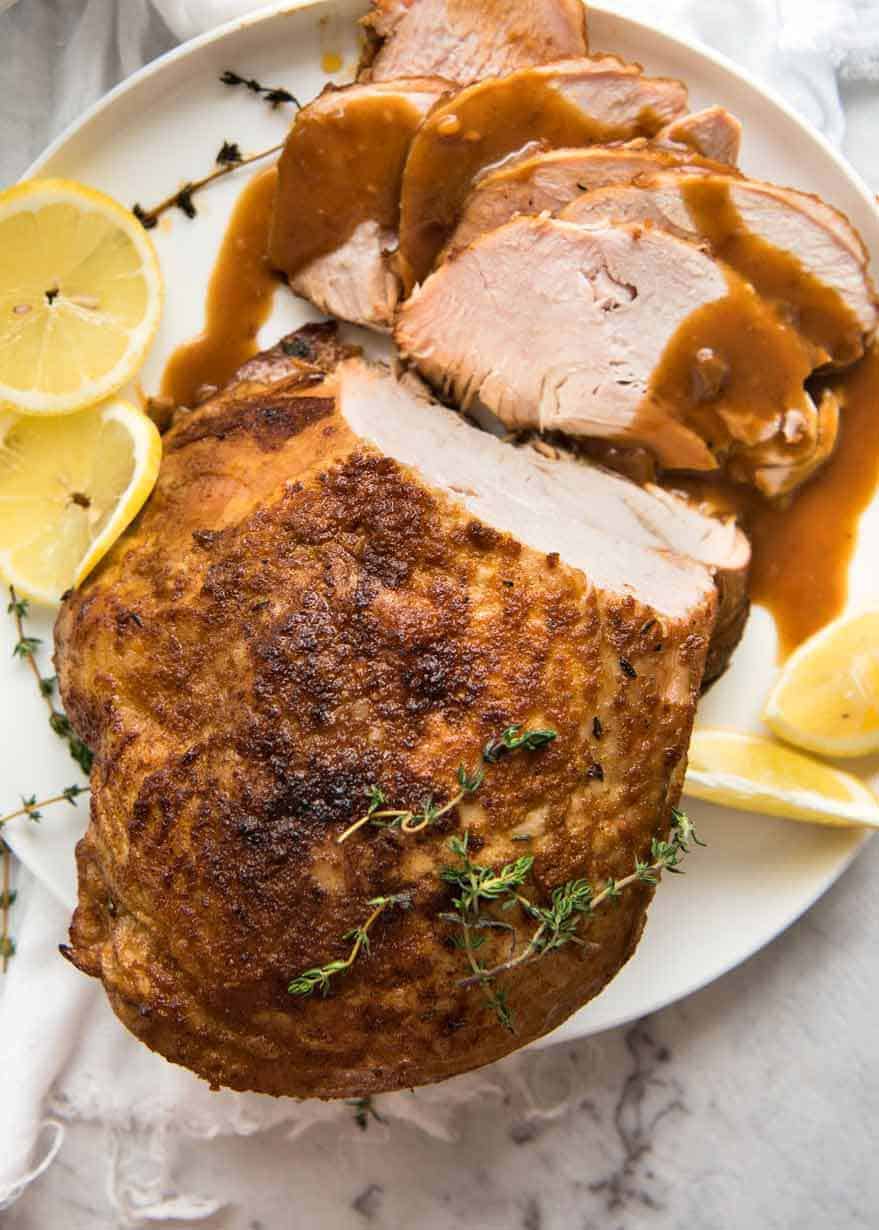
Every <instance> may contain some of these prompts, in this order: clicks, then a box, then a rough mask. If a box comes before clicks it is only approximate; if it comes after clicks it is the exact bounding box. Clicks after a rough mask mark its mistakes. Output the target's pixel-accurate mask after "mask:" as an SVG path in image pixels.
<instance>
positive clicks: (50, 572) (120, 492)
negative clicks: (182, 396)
mask: <svg viewBox="0 0 879 1230" xmlns="http://www.w3.org/2000/svg"><path fill="white" fill-rule="evenodd" d="M161 458H162V441H161V437H160V436H159V433H158V431H157V430H156V427H155V425H154V424H153V423H152V422H151V420H150V419H148V418H147V416H146V415H145V414H142V413H141V411H140V410H138V409H136V408H135V407H134V406H132V405H130V404H129V403H128V402H125V401H121V400H118V399H114V400H112V401H109V402H104V403H102V404H101V405H99V406H92V407H90V408H89V409H88V410H82V411H80V412H79V414H70V415H62V416H58V417H54V418H48V417H44V418H34V417H32V416H29V415H21V414H15V413H14V412H13V411H10V410H7V411H0V572H2V573H3V575H4V577H5V579H6V580H7V581H8V582H9V583H10V584H12V585H14V586H15V588H16V590H18V591H19V592H20V593H21V594H22V595H23V596H24V597H27V598H31V599H33V600H34V601H37V602H46V603H53V602H58V601H59V600H60V598H61V595H62V594H63V593H64V591H65V590H66V589H70V588H71V586H74V585H78V584H79V582H80V581H82V580H83V578H84V577H85V576H87V574H88V573H89V572H90V571H91V570H92V568H94V566H95V564H97V562H98V560H100V559H101V557H102V556H103V555H105V554H106V552H107V551H108V550H109V548H110V547H111V546H112V545H113V543H114V542H115V541H116V539H117V538H118V537H119V535H120V534H121V533H122V531H123V530H124V529H125V527H126V526H127V525H128V524H129V522H130V521H131V520H132V519H133V518H134V516H135V515H136V514H137V512H138V510H139V509H140V508H141V507H142V505H143V503H144V501H145V500H146V498H147V496H148V495H149V493H150V492H151V491H152V489H153V486H154V484H155V481H156V477H157V475H158V472H159V462H160V461H161Z"/></svg>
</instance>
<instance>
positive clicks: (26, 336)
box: [0, 179, 163, 414]
mask: <svg viewBox="0 0 879 1230" xmlns="http://www.w3.org/2000/svg"><path fill="white" fill-rule="evenodd" d="M162 298H163V292H162V278H161V274H160V272H159V263H158V261H157V259H156V254H155V251H154V249H153V245H152V243H151V242H150V239H149V236H148V235H147V233H146V231H145V230H144V229H143V227H142V226H141V224H140V223H139V222H138V221H137V219H136V218H135V217H134V215H133V214H131V213H130V212H129V211H128V210H127V209H125V208H124V207H123V206H122V205H120V204H119V203H118V202H117V201H114V200H113V199H112V198H111V197H108V196H105V195H104V193H102V192H96V191H95V190H94V189H93V188H86V187H84V186H83V185H82V184H77V183H74V182H72V181H71V180H66V179H42V180H40V179H35V180H30V181H28V182H27V183H24V184H19V185H17V186H16V187H14V188H10V189H9V190H8V191H6V192H3V193H0V404H3V403H5V404H6V406H7V407H11V408H12V409H15V410H17V411H19V412H20V413H21V414H67V413H69V412H71V411H75V410H81V409H82V408H83V407H85V406H89V405H93V404H94V403H95V402H97V401H101V400H102V399H104V398H106V397H109V396H110V395H111V394H112V393H115V392H116V391H117V390H118V389H120V388H121V387H122V385H123V384H125V382H126V381H127V380H130V379H131V377H132V376H133V375H134V373H135V372H136V371H137V369H138V368H139V367H140V365H141V363H142V362H143V358H144V355H145V354H146V350H147V347H148V346H149V344H150V342H151V341H152V339H153V336H154V335H155V332H156V329H157V327H158V324H159V317H160V316H161V312H162Z"/></svg>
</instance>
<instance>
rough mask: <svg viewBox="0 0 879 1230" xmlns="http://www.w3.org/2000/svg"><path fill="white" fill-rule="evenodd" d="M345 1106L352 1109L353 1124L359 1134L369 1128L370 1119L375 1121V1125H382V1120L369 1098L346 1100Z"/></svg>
mask: <svg viewBox="0 0 879 1230" xmlns="http://www.w3.org/2000/svg"><path fill="white" fill-rule="evenodd" d="M345 1105H346V1106H351V1107H353V1108H354V1122H355V1123H356V1124H357V1126H358V1127H359V1128H360V1130H361V1132H365V1131H366V1129H367V1128H368V1127H369V1120H370V1117H371V1118H373V1119H375V1121H376V1123H384V1119H383V1118H382V1117H381V1115H380V1114H379V1113H378V1111H377V1110H376V1108H375V1103H374V1102H373V1100H372V1097H371V1096H367V1097H365V1098H346V1099H345Z"/></svg>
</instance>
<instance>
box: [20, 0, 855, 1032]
mask: <svg viewBox="0 0 879 1230" xmlns="http://www.w3.org/2000/svg"><path fill="white" fill-rule="evenodd" d="M365 7H366V5H365V2H364V0H318V2H317V3H311V4H307V5H303V6H299V5H290V4H288V5H284V6H280V7H278V6H275V7H274V8H272V9H268V10H263V12H262V13H261V14H256V15H254V16H252V17H250V18H248V19H245V20H242V21H239V22H235V23H233V24H231V25H229V26H226V27H224V28H223V29H221V30H218V31H216V32H214V33H213V34H211V35H208V36H206V37H204V38H202V39H199V40H196V41H195V42H192V43H189V44H187V45H186V46H184V47H183V48H181V49H179V50H177V51H175V52H173V53H171V54H170V55H168V56H165V57H164V58H163V59H161V60H159V61H157V62H156V63H154V64H152V65H150V66H149V67H147V68H146V69H144V70H143V71H142V72H140V73H138V74H137V75H136V76H134V77H132V78H131V79H130V80H129V81H127V82H126V83H125V84H124V85H122V86H121V87H119V88H118V89H117V90H115V91H113V93H111V94H110V95H108V96H107V97H106V98H105V99H104V100H103V101H102V102H101V103H99V104H98V106H97V107H95V108H94V109H93V110H92V111H90V112H89V113H88V114H86V115H85V116H83V117H82V119H81V120H80V121H79V122H78V123H76V124H74V126H73V127H72V128H71V129H70V130H68V132H66V133H65V134H64V135H63V136H62V137H61V138H60V139H59V140H58V141H56V142H55V144H54V145H53V146H52V147H51V148H50V149H49V150H48V151H47V152H46V154H45V155H44V156H43V157H42V158H41V159H40V160H39V161H38V162H37V163H36V164H35V166H34V167H33V168H32V169H31V171H30V174H32V175H33V174H41V175H65V176H71V177H73V178H76V179H80V180H84V181H86V182H87V183H90V184H93V185H95V186H96V187H99V188H103V189H104V190H105V191H107V192H110V193H112V194H113V195H114V196H116V197H118V198H119V199H120V200H122V201H124V202H127V203H133V202H134V201H140V202H142V203H154V202H155V201H156V200H158V199H159V198H161V197H163V196H164V195H166V193H168V192H170V191H172V190H173V189H175V188H176V187H178V186H179V185H181V184H182V183H183V182H185V181H186V180H187V179H190V178H193V177H194V176H196V175H199V174H202V173H203V172H204V171H205V170H207V169H208V168H209V167H210V165H211V161H212V159H213V157H214V154H215V152H216V151H217V149H218V148H219V146H220V144H221V143H222V141H224V140H232V141H237V142H238V143H239V144H240V146H241V148H242V149H243V150H245V151H250V150H256V149H261V148H264V147H267V146H268V145H270V144H273V143H274V142H276V141H277V140H279V139H280V138H281V137H282V136H283V134H284V132H285V130H286V126H287V123H288V122H289V119H290V109H289V108H281V109H279V110H278V111H276V112H272V111H271V110H270V109H269V108H268V107H267V106H266V105H265V104H264V103H260V102H259V101H258V100H257V99H256V98H254V97H253V96H252V95H250V94H248V93H247V92H246V91H245V90H243V89H234V90H233V89H229V88H228V87H225V86H223V85H221V84H220V83H219V81H218V77H219V74H220V73H221V72H222V71H223V69H226V68H233V69H235V70H236V71H238V72H240V73H243V74H245V75H248V76H255V77H256V78H258V79H259V80H260V81H262V82H264V83H268V84H272V85H283V86H285V87H287V88H288V89H290V90H292V91H293V92H294V93H295V94H296V95H298V97H299V98H300V99H303V100H306V99H309V98H311V97H313V96H314V94H315V93H317V92H318V91H319V90H320V89H321V88H322V87H323V86H324V85H325V84H326V82H327V80H328V79H329V78H328V77H327V76H326V75H325V74H324V73H323V72H322V70H321V59H322V54H323V53H325V52H334V53H337V54H339V55H341V56H342V57H343V61H344V67H343V69H342V71H341V72H340V73H339V74H337V75H336V77H335V80H337V81H343V80H347V79H349V78H350V76H351V73H352V71H353V67H354V64H355V61H356V58H357V52H358V47H357V34H356V25H355V17H357V16H358V15H359V14H360V13H361V12H362V11H363V10H364V9H365ZM589 22H590V35H591V41H592V45H593V47H595V48H596V49H601V50H606V51H613V52H617V53H619V54H620V55H622V56H624V57H626V58H627V59H633V60H638V61H640V62H641V63H642V64H644V66H645V68H646V69H647V71H649V72H651V73H654V74H662V75H669V76H673V77H680V78H682V79H683V80H685V81H686V82H687V84H688V86H689V89H690V99H691V105H692V107H693V109H696V108H697V107H699V106H702V105H705V104H708V103H712V102H719V103H723V104H724V105H726V106H727V107H729V108H730V109H731V110H732V111H734V112H735V113H736V114H737V115H739V116H740V117H741V119H742V120H743V122H744V131H745V139H744V150H743V155H742V165H743V167H744V168H745V169H746V170H747V171H749V172H751V173H753V174H755V175H758V176H763V177H765V178H767V179H772V180H776V181H778V182H780V183H783V184H794V185H796V186H798V187H800V188H805V189H807V190H810V191H813V192H817V193H819V194H821V195H822V196H824V197H826V198H827V199H828V200H829V201H831V202H833V203H834V204H836V205H838V206H840V207H841V208H842V209H844V210H845V211H846V212H847V213H848V214H849V216H850V217H851V218H852V220H853V221H854V223H855V224H856V226H858V228H859V229H860V231H861V233H862V235H863V236H864V238H865V240H866V242H867V243H868V245H869V246H870V248H871V249H872V252H873V256H874V260H875V259H876V257H877V255H879V216H877V212H876V210H875V208H874V205H873V201H872V198H871V196H870V194H869V192H868V191H867V189H866V187H865V186H864V185H863V184H862V183H861V182H860V181H859V180H858V179H857V177H856V176H855V175H854V174H853V173H852V171H851V169H850V168H849V167H848V165H847V164H846V163H845V162H844V161H843V160H842V159H841V158H840V157H839V156H838V155H837V154H836V153H835V152H834V151H833V150H832V149H831V148H830V147H829V146H828V145H827V144H826V143H825V142H824V141H823V140H822V139H821V138H820V137H818V136H816V135H815V134H814V133H812V132H810V131H809V130H808V129H807V128H805V127H804V126H803V124H802V123H801V122H800V121H799V120H798V119H797V118H796V117H795V116H794V115H793V114H791V113H790V112H789V111H788V110H787V109H786V108H785V107H784V106H783V105H782V104H780V103H779V102H778V101H777V100H774V99H772V98H770V97H769V96H768V95H767V94H766V93H765V92H764V91H762V90H761V89H760V88H758V87H757V86H756V85H754V84H753V83H752V82H750V81H748V80H747V79H746V78H744V77H743V76H742V75H741V74H740V73H739V72H738V71H737V70H736V69H735V68H734V67H733V66H732V65H731V64H729V63H727V62H725V61H723V60H721V59H720V58H718V57H716V56H713V55H710V54H708V53H706V52H705V51H703V50H697V49H696V48H694V47H690V46H687V45H686V44H684V43H682V42H680V41H677V40H675V39H672V38H669V37H668V36H666V35H662V34H658V33H656V32H655V31H652V30H649V29H647V28H646V27H644V26H641V25H639V24H637V23H635V22H633V21H629V20H626V19H623V18H621V17H618V16H615V15H611V14H609V13H604V12H602V11H601V10H600V9H598V8H595V7H594V6H590V14H589ZM247 174H248V171H246V170H245V171H242V172H240V173H237V174H236V175H234V176H230V177H228V178H227V179H226V180H224V181H222V182H221V183H219V184H217V185H215V186H213V187H212V188H210V189H209V190H208V191H207V192H205V193H203V194H202V195H200V196H199V197H198V198H197V204H198V210H199V216H198V218H197V219H196V220H195V221H194V222H190V221H188V220H187V219H186V218H184V217H183V216H182V215H181V214H179V213H176V212H175V213H174V214H173V215H172V216H167V217H166V218H165V220H164V221H163V224H162V225H161V226H160V228H159V229H157V230H156V231H154V232H153V235H154V237H155V239H156V244H157V247H158V251H159V256H160V258H161V261H162V265H163V268H164V271H165V277H166V279H167V284H168V300H167V307H166V311H165V317H164V321H163V323H162V327H161V330H160V333H159V336H158V339H157V342H156V344H155V346H154V348H153V351H152V354H151V356H150V360H149V362H148V364H147V366H146V369H145V371H144V373H143V375H142V381H141V382H142V385H143V387H144V388H145V389H146V390H147V391H155V390H156V389H157V388H158V384H159V379H160V374H161V371H162V367H163V364H164V361H165V359H166V357H167V356H168V354H169V353H170V351H171V350H172V349H173V347H174V346H175V345H176V344H177V343H179V342H181V341H183V340H185V339H187V338H189V337H191V336H193V335H194V334H196V333H198V332H199V330H200V328H201V325H202V310H203V304H204V293H205V287H206V284H207V280H208V277H209V274H210V271H211V267H212V265H213V261H214V258H215V256H216V253H217V249H218V246H219V243H220V240H221V237H222V235H223V230H224V226H225V223H226V220H227V219H228V217H229V213H230V210H231V207H232V205H233V203H234V201H235V199H236V197H237V195H238V193H239V191H240V189H241V187H242V184H243V182H244V180H245V178H246V176H247ZM877 265H879V261H877ZM312 316H313V313H310V312H309V311H308V309H307V308H305V307H304V305H302V304H300V303H299V302H298V301H297V300H295V299H294V298H293V296H292V295H288V294H285V293H279V294H278V295H277V298H276V303H275V308H274V312H273V315H272V317H271V320H270V321H269V323H268V324H267V325H266V327H265V329H264V330H263V333H262V334H261V338H260V340H261V341H263V342H264V343H266V344H269V343H271V342H272V341H274V340H275V339H276V338H277V336H278V335H279V334H280V333H281V332H282V331H284V330H287V329H290V328H295V327H296V325H298V324H300V323H301V322H302V321H303V320H305V319H308V318H310V317H312ZM877 543H879V503H876V504H874V506H873V507H872V508H871V509H870V510H869V511H868V512H867V514H866V515H865V517H864V519H863V522H862V527H861V535H860V542H859V546H858V552H857V556H856V559H855V561H854V564H853V568H852V581H851V593H852V601H853V602H854V601H857V600H858V599H859V598H863V597H870V596H872V597H875V596H876V580H875V578H871V576H870V568H869V560H868V555H869V552H870V551H872V552H873V553H874V558H875V552H876V550H877ZM792 566H794V567H795V566H796V562H795V561H792ZM871 584H872V587H873V592H872V594H871ZM34 622H35V624H36V626H35V627H34V631H36V632H37V633H39V634H40V635H43V636H44V637H45V638H46V643H47V644H48V643H49V641H50V638H51V630H50V623H49V620H48V618H47V619H45V620H43V621H34ZM6 643H7V645H9V646H10V648H11V644H12V628H11V624H10V627H9V629H8V631H7V634H6ZM44 656H45V655H44ZM774 663H775V633H774V629H773V626H772V622H771V620H770V619H769V617H768V616H767V615H766V614H765V612H763V611H760V610H756V611H755V612H754V613H753V615H752V618H751V621H750V624H749V627H748V631H747V635H746V637H745V640H744V643H743V644H742V645H741V647H740V648H739V650H738V651H737V654H736V657H735V660H734V664H733V667H732V669H731V670H730V671H729V673H728V674H727V675H726V676H725V677H724V679H723V680H722V681H721V682H720V684H718V685H717V686H716V687H715V688H714V690H713V691H712V692H711V694H710V695H709V697H708V698H707V699H706V701H705V702H704V704H703V706H702V710H701V714H700V720H701V721H702V722H703V723H705V724H710V725H727V726H732V727H737V728H739V729H744V730H757V729H759V720H758V714H759V710H760V704H761V701H762V699H763V697H764V695H765V693H766V691H767V690H768V688H769V686H770V684H771V682H772V678H773V674H774V671H775V665H774ZM0 696H2V698H3V703H2V705H0V770H2V772H0V782H2V797H0V803H2V804H3V806H4V810H5V808H6V806H7V805H12V804H13V803H14V802H15V800H16V798H17V797H18V795H19V794H30V793H31V792H32V791H37V793H38V794H48V793H51V792H52V791H53V790H54V789H56V788H60V787H61V786H64V785H66V784H67V783H68V782H70V781H73V780H74V777H75V773H74V771H73V768H72V765H71V761H70V760H69V758H68V757H67V754H66V752H65V750H64V748H63V746H61V745H60V743H59V741H58V740H57V739H55V738H54V736H52V735H51V733H50V732H49V731H48V729H47V725H46V721H45V712H44V710H43V709H42V706H41V702H40V700H39V698H38V697H37V696H36V695H35V689H34V686H33V681H32V679H31V678H30V676H29V674H28V673H27V672H26V671H25V670H24V669H23V668H22V666H21V664H20V663H19V662H17V661H13V660H11V659H10V657H9V654H8V652H5V651H4V652H3V653H2V657H0ZM689 810H690V812H691V814H692V815H693V817H694V819H695V820H696V822H697V824H698V826H699V828H700V829H701V831H702V833H703V835H704V836H705V838H706V839H707V840H708V842H709V846H708V848H707V849H706V850H700V851H697V852H696V853H694V854H693V855H692V856H691V858H690V861H689V867H688V870H689V874H688V875H687V876H686V877H685V878H675V877H668V878H667V880H666V882H665V883H664V884H663V885H662V888H661V890H660V892H659V894H658V896H657V899H656V902H655V904H654V905H653V907H652V909H651V911H650V921H649V925H648V927H647V931H646V934H645V937H644V939H643V940H642V942H641V945H640V947H639V949H638V952H637V954H636V956H635V957H634V958H633V959H632V961H631V962H630V963H629V965H628V966H626V968H625V969H624V970H623V971H622V973H621V974H620V975H619V977H618V978H617V979H616V980H615V981H614V982H613V983H612V985H611V986H610V987H609V988H608V990H607V991H605V993H604V994H603V995H602V996H601V997H600V998H599V999H598V1000H596V1001H595V1002H594V1003H592V1004H590V1005H589V1006H588V1007H586V1008H584V1009H583V1010H582V1011H581V1012H579V1013H578V1014H577V1015H576V1016H575V1017H573V1018H572V1019H571V1020H570V1021H568V1022H567V1023H566V1024H565V1025H563V1026H562V1027H561V1029H559V1030H558V1031H557V1032H556V1033H555V1034H554V1035H553V1040H559V1039H562V1038H573V1037H578V1036H583V1035H585V1034H589V1033H594V1032H596V1031H598V1030H601V1029H606V1028H608V1027H609V1026H612V1025H617V1024H620V1023H622V1022H624V1021H628V1020H631V1019H633V1018H636V1017H639V1016H642V1015H643V1014H645V1013H647V1012H651V1011H653V1010H655V1009H657V1008H660V1007H662V1006H663V1005H665V1004H668V1003H670V1002H672V1001H673V1000H675V999H678V998H679V997H680V996H682V995H686V994H687V993H689V992H690V991H693V990H695V989H697V988H698V987H701V986H704V985H705V984H706V983H707V982H710V981H711V980H712V979H713V978H717V977H718V976H719V975H720V974H723V973H724V972H726V971H727V970H729V969H731V968H732V967H733V966H735V965H737V964H738V963H739V962H741V961H743V960H745V958H746V957H748V956H750V955H751V954H752V953H753V952H755V951H756V950H757V949H758V948H760V947H761V946H762V945H764V944H766V943H768V942H769V941H770V940H771V939H772V938H773V937H774V936H776V935H778V933H779V932H780V931H782V930H783V929H784V928H785V927H787V926H788V925H789V924H790V923H791V922H792V921H793V920H794V919H796V918H797V917H798V916H799V915H800V914H801V913H802V912H803V911H804V910H805V909H806V908H807V907H808V906H809V905H811V904H812V902H814V901H815V900H816V898H817V897H819V896H820V895H821V893H823V892H824V891H825V890H826V889H827V888H828V887H829V885H831V884H832V883H833V882H834V880H836V878H837V877H838V876H839V875H840V874H841V873H842V871H843V870H844V869H845V867H846V866H847V865H848V864H849V862H850V861H851V859H852V858H853V857H854V855H855V853H856V852H857V850H858V849H859V846H860V844H861V841H862V838H861V836H860V834H859V833H858V832H856V831H853V830H833V829H822V828H818V827H811V826H807V825H798V824H790V823H787V822H785V821H781V820H772V819H768V818H762V817H758V816H747V815H744V814H742V813H739V812H732V811H724V810H721V809H719V808H714V807H710V806H707V805H703V804H696V803H692V804H690V806H689ZM85 813H86V808H85V806H84V805H83V806H82V807H80V808H78V809H77V810H76V811H73V810H71V809H68V808H67V807H66V806H65V807H63V808H59V807H56V808H54V809H52V810H51V811H47V812H46V814H45V817H44V819H43V821H42V823H41V824H40V825H39V826H36V825H31V824H25V823H19V824H18V825H17V826H14V827H13V826H11V827H10V830H9V833H8V840H9V842H10V844H11V845H12V846H13V847H14V849H15V851H16V853H17V854H18V855H19V856H20V857H21V859H22V860H23V861H24V862H25V863H26V864H27V865H28V866H29V867H30V868H31V869H32V870H33V871H34V872H36V873H37V874H38V875H39V876H41V877H42V878H43V879H44V880H45V881H46V882H47V883H48V884H49V885H50V887H51V888H52V890H53V891H54V892H55V893H56V894H57V895H58V896H59V897H60V898H61V899H62V900H64V901H65V902H67V903H68V904H72V903H73V901H74V898H75V879H74V868H73V845H74V842H75V841H76V839H77V837H78V836H79V833H80V832H81V829H82V826H83V824H84V823H85Z"/></svg>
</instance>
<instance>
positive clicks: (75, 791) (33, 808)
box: [0, 785, 90, 829]
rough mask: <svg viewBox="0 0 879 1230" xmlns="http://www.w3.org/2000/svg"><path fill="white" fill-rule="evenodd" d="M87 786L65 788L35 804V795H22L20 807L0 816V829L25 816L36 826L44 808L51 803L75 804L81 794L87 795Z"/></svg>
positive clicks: (88, 788)
mask: <svg viewBox="0 0 879 1230" xmlns="http://www.w3.org/2000/svg"><path fill="white" fill-rule="evenodd" d="M89 790H90V787H89V786H77V785H73V786H65V787H64V789H63V790H62V791H61V792H60V793H59V794H53V795H51V796H50V797H49V798H47V799H40V801H39V802H37V796H36V795H35V794H30V795H22V797H21V807H17V808H16V809H15V810H14V811H10V812H7V813H6V815H5V816H0V829H2V828H4V827H5V826H6V825H7V824H8V823H9V821H10V820H15V819H17V818H18V817H19V816H27V818H28V820H31V821H33V822H34V823H35V824H38V823H39V822H40V820H42V818H43V811H42V809H43V808H44V807H51V805H52V804H53V803H65V802H66V803H70V804H71V805H73V804H75V802H76V800H77V799H78V798H79V796H80V795H81V794H88V792H89Z"/></svg>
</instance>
